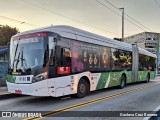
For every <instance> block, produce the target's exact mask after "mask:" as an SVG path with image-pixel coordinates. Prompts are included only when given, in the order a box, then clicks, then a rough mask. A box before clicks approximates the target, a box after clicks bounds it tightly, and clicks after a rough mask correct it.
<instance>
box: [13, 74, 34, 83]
mask: <svg viewBox="0 0 160 120" xmlns="http://www.w3.org/2000/svg"><path fill="white" fill-rule="evenodd" d="M32 78H33V75H27V76H16V80H15V83H32Z"/></svg>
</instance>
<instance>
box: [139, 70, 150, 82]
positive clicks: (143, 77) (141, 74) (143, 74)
mask: <svg viewBox="0 0 160 120" xmlns="http://www.w3.org/2000/svg"><path fill="white" fill-rule="evenodd" d="M147 74H148V71H138V81H145V80H146V79H147Z"/></svg>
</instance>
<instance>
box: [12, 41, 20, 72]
mask: <svg viewBox="0 0 160 120" xmlns="http://www.w3.org/2000/svg"><path fill="white" fill-rule="evenodd" d="M19 40H20V39H19ZM18 46H19V43H17V46H16V50H15V53H14V59H13V63H12V64H13V65H12V67H13V69H14V63H15V61H17V59H16V53H17V50H18Z"/></svg>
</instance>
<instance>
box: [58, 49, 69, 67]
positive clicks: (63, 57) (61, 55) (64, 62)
mask: <svg viewBox="0 0 160 120" xmlns="http://www.w3.org/2000/svg"><path fill="white" fill-rule="evenodd" d="M56 65H60V66H70V65H71V50H70V49H69V48H61V47H60V46H56Z"/></svg>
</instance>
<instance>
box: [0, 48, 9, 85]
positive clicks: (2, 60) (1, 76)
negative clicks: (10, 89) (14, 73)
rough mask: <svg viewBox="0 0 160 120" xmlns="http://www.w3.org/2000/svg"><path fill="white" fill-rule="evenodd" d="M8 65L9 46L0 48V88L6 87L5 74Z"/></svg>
mask: <svg viewBox="0 0 160 120" xmlns="http://www.w3.org/2000/svg"><path fill="white" fill-rule="evenodd" d="M8 63H9V46H0V86H4V85H6V74H7V69H8Z"/></svg>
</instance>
